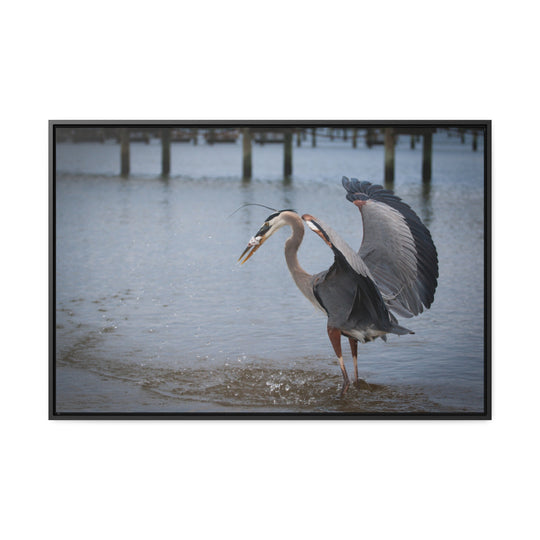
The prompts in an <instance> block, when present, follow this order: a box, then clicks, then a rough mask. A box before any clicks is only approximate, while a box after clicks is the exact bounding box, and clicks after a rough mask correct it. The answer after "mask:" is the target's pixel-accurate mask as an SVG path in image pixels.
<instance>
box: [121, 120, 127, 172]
mask: <svg viewBox="0 0 540 540" xmlns="http://www.w3.org/2000/svg"><path fill="white" fill-rule="evenodd" d="M120 174H121V175H122V176H129V129H128V128H121V129H120Z"/></svg>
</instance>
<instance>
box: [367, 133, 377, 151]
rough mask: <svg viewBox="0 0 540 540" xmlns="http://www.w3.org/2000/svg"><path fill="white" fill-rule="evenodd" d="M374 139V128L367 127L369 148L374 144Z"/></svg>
mask: <svg viewBox="0 0 540 540" xmlns="http://www.w3.org/2000/svg"><path fill="white" fill-rule="evenodd" d="M374 140H375V133H374V131H373V128H367V130H366V146H367V147H368V148H371V147H372V146H373V142H374Z"/></svg>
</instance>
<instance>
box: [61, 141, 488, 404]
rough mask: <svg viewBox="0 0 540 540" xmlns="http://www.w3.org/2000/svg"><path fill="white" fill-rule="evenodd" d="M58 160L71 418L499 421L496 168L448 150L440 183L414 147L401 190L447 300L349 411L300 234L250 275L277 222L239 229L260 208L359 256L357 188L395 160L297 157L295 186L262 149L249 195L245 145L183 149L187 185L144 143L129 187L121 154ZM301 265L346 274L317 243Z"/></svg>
mask: <svg viewBox="0 0 540 540" xmlns="http://www.w3.org/2000/svg"><path fill="white" fill-rule="evenodd" d="M57 149H58V155H57V168H58V175H57V216H56V221H57V244H56V248H57V253H56V272H57V302H56V305H57V312H56V336H57V366H58V369H57V407H58V411H59V412H62V411H64V412H69V411H73V412H81V411H95V412H143V411H144V412H193V411H204V412H212V411H215V412H224V411H225V412H250V411H254V412H268V411H270V412H310V411H313V412H321V411H322V412H326V411H343V412H460V411H468V412H473V411H476V412H478V411H481V410H482V408H483V230H484V229H483V157H482V153H481V152H477V153H473V152H471V151H470V149H469V148H464V147H462V146H460V145H458V144H451V143H449V142H448V141H447V139H446V137H444V139H443V140H438V139H437V137H435V138H434V156H433V180H432V183H431V185H429V184H428V185H426V184H422V182H421V180H420V171H421V152H420V151H418V150H416V151H415V150H411V149H410V148H409V145H408V141H404V142H403V144H401V145H398V146H397V148H396V180H395V191H396V193H397V194H398V195H399V196H401V197H402V198H403V199H404V200H405V201H406V202H408V203H409V204H410V205H411V206H412V207H413V208H414V209H415V210H416V211H417V212H418V214H419V215H420V216H421V218H422V219H423V220H424V221H425V222H426V224H428V226H429V227H430V230H431V233H432V236H433V239H434V241H435V243H436V245H437V249H438V253H439V259H440V279H439V288H438V290H437V293H436V297H435V303H434V305H433V307H432V309H431V310H429V311H427V312H426V313H424V314H422V315H421V316H420V317H417V318H414V319H411V320H405V324H406V326H407V327H409V328H411V329H412V330H414V331H415V334H414V335H412V336H403V337H398V336H391V337H390V338H389V340H388V343H386V344H385V343H383V342H382V341H381V342H374V343H370V344H366V345H363V346H360V347H359V370H360V375H361V377H362V378H363V379H365V380H366V381H367V384H364V385H361V386H360V388H351V390H350V391H349V393H348V394H347V396H346V397H345V398H344V399H342V400H340V399H338V396H339V389H340V387H341V374H340V371H339V367H338V365H337V361H336V360H335V357H334V354H333V352H332V348H331V345H330V343H329V342H328V338H327V335H326V321H325V319H324V317H322V316H321V314H319V313H318V312H317V311H315V310H314V308H313V307H312V306H311V304H309V302H307V301H306V300H305V299H304V297H303V296H302V295H301V293H300V292H299V291H298V290H297V289H296V287H295V285H294V283H293V281H292V279H291V277H290V275H289V274H288V270H287V268H286V265H285V261H284V258H283V243H284V240H285V239H286V237H287V235H288V232H287V231H279V232H278V233H276V234H275V235H274V236H273V237H272V238H271V239H270V240H269V241H268V242H267V243H265V245H264V247H263V248H261V250H260V251H258V252H257V254H256V255H255V256H254V257H253V259H251V260H250V261H249V262H248V263H247V264H245V265H243V266H242V267H239V266H237V265H236V264H235V263H236V259H237V257H238V255H239V253H240V252H241V251H242V249H243V248H244V247H245V244H246V242H247V240H248V239H249V238H250V237H251V235H252V234H253V233H254V232H255V231H256V230H257V228H258V227H259V226H260V225H261V224H262V221H263V220H264V218H265V217H266V216H267V214H268V210H265V209H263V208H259V207H256V206H248V207H246V208H244V209H242V210H241V211H239V212H237V213H236V214H234V215H232V216H231V217H228V216H230V215H231V213H232V212H233V211H234V210H236V209H237V208H239V207H240V206H242V205H244V204H247V203H261V204H266V205H268V206H271V207H274V208H295V209H296V210H297V211H298V212H300V213H304V212H306V213H311V214H313V215H315V216H317V217H319V218H320V219H322V220H323V221H326V222H327V223H329V224H331V225H332V227H333V228H334V229H335V230H336V231H338V232H339V233H340V234H341V235H342V236H343V237H344V238H345V240H346V241H347V242H349V243H350V244H351V245H352V246H353V247H355V248H357V247H358V245H359V243H360V239H361V227H360V223H359V215H358V212H357V211H356V209H355V208H354V206H352V205H350V203H348V202H347V201H346V200H345V197H344V191H343V189H342V187H341V183H340V180H341V176H343V175H346V176H352V177H359V178H363V179H368V180H372V181H380V177H381V175H382V163H383V160H382V157H383V154H382V149H380V148H373V149H371V150H367V149H360V148H359V149H356V150H353V149H351V148H350V147H349V146H347V145H344V144H341V145H340V144H338V143H336V144H328V145H327V146H322V145H321V146H320V147H318V148H316V149H313V148H311V147H307V146H306V147H302V148H296V147H295V149H294V176H293V179H292V181H291V182H289V183H284V182H283V181H282V179H281V178H280V174H281V166H282V149H281V148H279V145H275V146H274V145H268V146H265V147H255V148H254V157H253V166H254V167H253V168H254V180H252V181H251V182H242V181H241V180H240V177H239V174H238V173H239V170H240V159H241V149H240V148H239V146H238V145H224V147H220V146H212V147H209V146H207V145H198V146H196V147H193V146H190V147H188V146H185V145H178V146H174V145H173V147H172V150H171V152H172V156H171V158H172V174H173V176H172V177H171V178H170V179H161V178H160V177H159V176H158V174H157V172H158V170H159V160H160V147H159V145H152V144H151V145H143V144H141V145H137V144H133V145H132V171H133V173H134V176H133V177H132V178H129V179H122V178H119V177H118V176H116V168H117V166H118V147H117V146H116V145H100V144H93V143H88V144H81V145H71V144H60V145H58V147H57ZM111 149H112V150H114V152H113V151H111ZM175 171H180V172H181V173H182V175H181V176H174V174H175ZM83 172H84V174H83ZM299 259H300V261H301V264H302V265H303V266H304V268H305V269H306V270H307V271H309V272H311V273H315V272H318V271H320V270H322V269H324V268H327V267H328V266H330V264H332V255H331V252H330V251H329V250H328V248H327V247H326V246H325V245H324V244H323V243H322V242H320V241H319V240H318V239H317V238H316V236H315V235H310V234H307V235H306V236H305V240H304V243H303V245H302V247H301V248H300V252H299ZM402 322H403V321H402ZM346 362H347V364H348V369H349V372H350V373H351V371H352V370H351V367H352V366H351V361H350V358H346Z"/></svg>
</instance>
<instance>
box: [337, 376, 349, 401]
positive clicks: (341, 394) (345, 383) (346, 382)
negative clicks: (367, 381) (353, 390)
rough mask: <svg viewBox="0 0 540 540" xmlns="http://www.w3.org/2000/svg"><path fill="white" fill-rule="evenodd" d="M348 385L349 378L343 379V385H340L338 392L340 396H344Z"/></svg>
mask: <svg viewBox="0 0 540 540" xmlns="http://www.w3.org/2000/svg"><path fill="white" fill-rule="evenodd" d="M349 386H350V382H349V379H346V380H344V381H343V386H342V387H341V392H340V394H339V397H340V398H342V397H344V396H345V394H346V393H347V390H348V389H349Z"/></svg>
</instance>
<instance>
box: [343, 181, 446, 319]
mask: <svg viewBox="0 0 540 540" xmlns="http://www.w3.org/2000/svg"><path fill="white" fill-rule="evenodd" d="M342 183H343V187H344V188H345V189H346V190H347V199H348V200H349V201H351V202H355V201H358V202H357V203H356V205H357V206H358V208H359V210H360V214H361V216H362V222H363V226H364V236H363V240H362V245H361V246H360V250H359V251H358V254H359V255H360V258H361V259H362V260H363V262H364V263H365V265H366V266H367V268H368V269H369V272H370V273H371V275H372V276H373V279H374V280H375V283H376V284H377V286H378V287H379V288H380V291H381V293H382V295H383V297H384V299H385V302H386V304H387V306H388V308H389V309H390V310H392V311H394V312H396V313H397V314H399V315H402V316H404V317H412V316H413V315H418V314H419V313H421V312H422V311H423V309H424V307H426V308H429V307H430V306H431V304H432V302H433V298H434V294H435V289H436V287H437V278H438V277H439V269H438V258H437V250H436V249H435V246H434V244H433V240H432V238H431V234H430V232H429V230H428V229H427V228H426V226H425V225H424V224H423V223H422V221H421V220H420V218H419V217H418V216H417V215H416V213H415V212H414V210H412V208H411V207H410V206H409V205H408V204H406V203H405V202H403V201H402V200H401V199H400V198H399V197H398V196H397V195H394V193H392V192H391V191H389V190H386V189H384V188H383V187H382V186H379V185H377V184H372V183H370V182H366V181H363V182H361V181H359V180H357V179H356V178H352V179H350V180H349V179H348V178H346V177H343V180H342Z"/></svg>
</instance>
